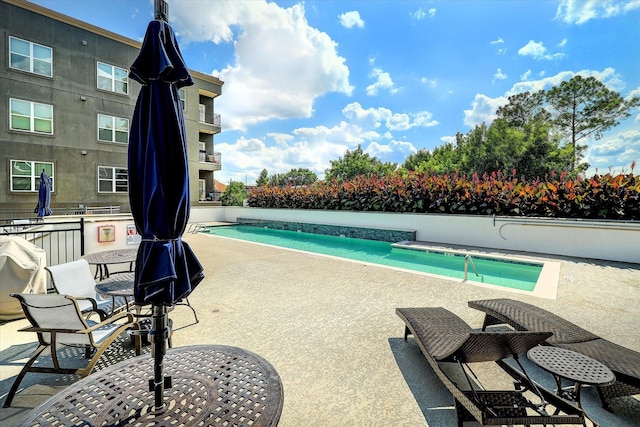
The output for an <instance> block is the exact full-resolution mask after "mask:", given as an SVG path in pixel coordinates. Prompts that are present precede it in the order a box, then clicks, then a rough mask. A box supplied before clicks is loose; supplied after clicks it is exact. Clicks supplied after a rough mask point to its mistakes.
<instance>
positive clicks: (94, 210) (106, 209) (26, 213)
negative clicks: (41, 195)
mask: <svg viewBox="0 0 640 427" xmlns="http://www.w3.org/2000/svg"><path fill="white" fill-rule="evenodd" d="M51 212H52V213H51V214H52V215H98V214H119V213H121V212H122V208H121V207H120V206H79V207H77V208H52V209H51ZM15 218H18V219H24V218H29V219H31V220H34V221H35V220H36V219H37V218H36V214H35V213H34V212H33V210H29V209H2V210H0V224H2V223H3V222H2V221H7V220H8V221H11V220H13V219H15Z"/></svg>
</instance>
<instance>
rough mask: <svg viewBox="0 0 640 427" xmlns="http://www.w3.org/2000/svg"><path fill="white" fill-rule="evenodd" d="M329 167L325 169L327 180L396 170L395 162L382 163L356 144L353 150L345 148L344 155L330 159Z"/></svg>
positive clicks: (375, 174) (342, 179) (380, 174)
mask: <svg viewBox="0 0 640 427" xmlns="http://www.w3.org/2000/svg"><path fill="white" fill-rule="evenodd" d="M330 162H331V167H330V168H329V169H327V170H326V171H325V179H326V180H327V181H329V180H332V179H335V180H338V181H344V180H347V179H350V178H354V177H356V176H360V175H365V176H372V175H374V176H385V175H387V174H389V173H391V172H393V171H395V170H396V167H397V164H396V163H383V162H381V161H380V160H378V159H377V158H376V157H371V156H369V154H367V153H365V152H364V151H363V150H362V147H361V146H360V145H358V148H356V149H355V150H353V151H349V150H347V152H346V153H345V155H344V157H340V158H339V159H338V160H331V161H330Z"/></svg>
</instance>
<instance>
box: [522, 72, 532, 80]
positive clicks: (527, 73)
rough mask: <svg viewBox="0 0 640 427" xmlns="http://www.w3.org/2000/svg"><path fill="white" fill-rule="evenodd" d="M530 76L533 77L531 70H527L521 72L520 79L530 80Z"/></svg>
mask: <svg viewBox="0 0 640 427" xmlns="http://www.w3.org/2000/svg"><path fill="white" fill-rule="evenodd" d="M529 77H531V70H527V71H525V72H524V73H522V74H520V80H529Z"/></svg>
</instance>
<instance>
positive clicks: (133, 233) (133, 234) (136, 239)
mask: <svg viewBox="0 0 640 427" xmlns="http://www.w3.org/2000/svg"><path fill="white" fill-rule="evenodd" d="M141 240H142V236H141V235H139V234H138V230H136V225H135V224H127V245H138V244H140V241H141Z"/></svg>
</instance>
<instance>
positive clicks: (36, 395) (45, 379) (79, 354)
mask: <svg viewBox="0 0 640 427" xmlns="http://www.w3.org/2000/svg"><path fill="white" fill-rule="evenodd" d="M34 336H35V334H34ZM37 347H38V344H37V342H32V343H26V344H17V345H12V346H10V347H8V348H6V349H5V350H2V351H0V368H1V369H3V370H4V369H7V367H10V368H11V369H14V370H15V375H12V376H10V377H8V378H5V379H4V380H2V381H0V406H2V405H4V402H5V400H6V398H7V394H8V393H9V390H10V389H11V386H12V385H13V383H14V381H15V379H16V377H17V375H18V373H19V371H20V369H22V367H23V366H24V364H25V362H26V361H27V360H28V359H29V357H31V355H32V354H33V352H34V351H35V349H36V348H37ZM149 350H150V346H147V347H143V353H145V352H148V351H149ZM134 356H135V346H134V343H133V341H132V340H131V337H130V336H129V334H128V333H127V332H123V333H122V334H121V335H120V336H119V337H118V338H117V339H116V340H115V341H114V342H113V343H112V344H111V345H110V346H109V348H107V350H106V351H105V352H104V354H103V355H102V356H101V357H100V359H99V361H98V363H97V364H96V367H95V368H94V370H93V372H96V371H99V370H101V369H104V368H107V367H109V366H112V365H114V364H115V363H118V362H121V361H123V360H126V359H129V358H131V357H134ZM58 359H59V361H60V365H61V366H63V367H65V368H75V369H78V368H82V367H84V366H86V365H87V363H88V360H87V359H85V357H84V348H82V347H71V346H62V347H60V348H59V349H58ZM37 364H38V366H46V367H50V366H53V362H52V359H51V354H50V353H49V352H48V350H45V352H44V353H43V354H42V355H40V357H39V358H38V362H37ZM80 379H81V377H80V376H79V375H73V374H50V373H37V372H29V373H27V374H26V375H25V377H24V378H23V379H22V382H21V383H20V388H19V389H18V392H17V393H16V395H15V397H14V399H13V402H12V403H11V407H9V408H2V407H0V425H2V426H5V425H6V426H10V425H15V424H17V423H18V422H19V421H20V420H22V419H23V418H24V417H26V416H27V414H28V413H29V412H30V411H31V410H32V409H33V408H35V407H37V406H38V405H40V404H42V403H43V402H44V401H46V400H47V399H48V398H50V397H51V396H53V395H54V394H56V393H58V392H59V391H61V390H63V389H64V388H66V387H68V386H70V385H71V384H73V383H75V382H76V381H78V380H80Z"/></svg>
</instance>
